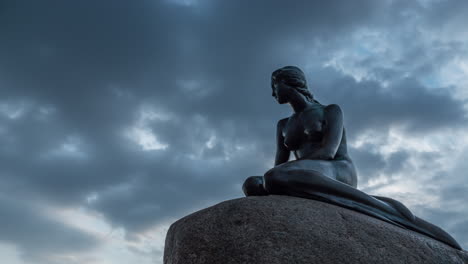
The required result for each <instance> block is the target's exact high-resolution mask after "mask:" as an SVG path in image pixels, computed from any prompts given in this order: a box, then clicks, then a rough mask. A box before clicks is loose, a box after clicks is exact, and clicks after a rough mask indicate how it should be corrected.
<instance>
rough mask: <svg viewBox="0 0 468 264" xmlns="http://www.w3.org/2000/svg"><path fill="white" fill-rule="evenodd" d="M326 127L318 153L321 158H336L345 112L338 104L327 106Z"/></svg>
mask: <svg viewBox="0 0 468 264" xmlns="http://www.w3.org/2000/svg"><path fill="white" fill-rule="evenodd" d="M324 115H325V122H326V124H325V127H324V135H323V138H322V148H321V149H320V151H319V153H317V154H318V155H319V156H320V158H321V159H334V158H335V155H336V152H337V150H338V147H339V146H340V143H341V138H342V136H343V113H342V111H341V109H340V107H339V106H338V105H336V104H331V105H328V106H326V107H325V113H324Z"/></svg>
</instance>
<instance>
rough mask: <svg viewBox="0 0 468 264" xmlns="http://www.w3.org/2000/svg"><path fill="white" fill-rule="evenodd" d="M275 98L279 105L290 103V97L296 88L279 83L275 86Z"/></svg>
mask: <svg viewBox="0 0 468 264" xmlns="http://www.w3.org/2000/svg"><path fill="white" fill-rule="evenodd" d="M272 88H273V97H275V99H276V101H278V103H279V104H285V103H287V102H288V101H289V95H290V94H291V93H292V92H293V91H292V90H294V88H292V87H291V86H289V85H287V84H285V83H284V82H282V81H277V82H275V83H274V84H273V87H272Z"/></svg>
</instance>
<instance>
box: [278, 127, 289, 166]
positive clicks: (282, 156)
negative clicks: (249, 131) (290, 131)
mask: <svg viewBox="0 0 468 264" xmlns="http://www.w3.org/2000/svg"><path fill="white" fill-rule="evenodd" d="M287 121H288V119H287V118H285V119H281V120H280V121H278V125H277V126H276V158H275V166H277V165H279V164H282V163H285V162H288V160H289V156H290V154H291V152H290V151H289V150H288V149H287V148H286V146H285V145H284V136H283V127H284V126H285V125H286V122H287Z"/></svg>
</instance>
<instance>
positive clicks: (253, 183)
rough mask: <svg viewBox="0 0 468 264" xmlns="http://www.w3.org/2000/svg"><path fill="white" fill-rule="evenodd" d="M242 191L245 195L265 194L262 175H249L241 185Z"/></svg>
mask: <svg viewBox="0 0 468 264" xmlns="http://www.w3.org/2000/svg"><path fill="white" fill-rule="evenodd" d="M242 191H243V192H244V194H245V196H258V195H267V192H266V191H265V189H264V188H263V177H262V176H250V177H248V178H247V179H246V180H245V181H244V184H243V185H242Z"/></svg>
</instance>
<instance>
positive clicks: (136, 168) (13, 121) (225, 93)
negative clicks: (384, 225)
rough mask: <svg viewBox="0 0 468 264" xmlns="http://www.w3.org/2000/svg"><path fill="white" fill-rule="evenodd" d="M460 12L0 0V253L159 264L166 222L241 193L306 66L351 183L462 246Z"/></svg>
mask: <svg viewBox="0 0 468 264" xmlns="http://www.w3.org/2000/svg"><path fill="white" fill-rule="evenodd" d="M467 17H468V2H467V1H464V0H460V1H457V0H453V1H449V0H446V1H445V0H419V1H416V0H415V1H406V0H401V1H398V0H381V1H374V0H355V1H345V0H343V1H329V0H328V1H305V0H304V1H276V0H257V1H251V0H249V1H247V0H235V1H234V0H226V1H224V0H223V1H221V0H160V1H158V0H141V1H123V0H112V1H111V0H109V1H92V0H89V1H63V0H56V1H52V0H42V1H34V0H30V1H26V0H24V1H23V0H0V212H1V213H0V214H1V217H0V234H1V235H0V259H2V262H3V263H9V264H37V263H40V264H44V263H46V264H56V263H60V264H62V263H80V264H81V263H83V264H97V263H99V264H106V263H109V264H110V263H112V264H114V263H115V264H125V263H143V264H147V263H148V264H149V263H159V264H161V263H162V254H163V246H164V238H165V234H166V231H167V229H168V227H169V225H170V224H171V223H172V222H173V221H175V220H177V219H178V218H180V217H182V216H184V215H186V214H188V213H191V212H194V211H195V210H198V209H201V208H204V207H206V206H209V205H213V204H216V203H218V202H221V201H225V200H228V199H234V198H239V197H242V196H243V195H242V192H241V184H242V183H243V180H244V179H245V178H246V177H247V176H250V175H262V174H263V173H264V172H265V171H266V170H267V169H269V168H270V167H271V166H272V164H273V157H274V150H275V145H274V138H275V127H276V121H277V120H278V119H281V118H284V117H287V116H288V115H290V114H291V110H290V108H289V106H287V105H278V104H276V103H275V101H274V100H273V98H272V97H271V89H270V74H271V72H272V71H273V70H275V69H277V68H279V67H282V66H285V65H297V66H299V67H300V68H302V69H303V70H304V72H305V73H306V76H307V78H308V82H309V89H310V90H311V92H312V93H313V94H314V96H315V97H316V99H318V100H319V101H320V102H321V103H323V104H330V103H336V104H339V105H340V106H341V107H342V109H343V111H344V114H345V126H346V129H347V134H348V140H349V151H350V153H351V157H352V158H353V160H354V161H355V163H356V167H357V168H358V172H359V184H358V185H359V188H360V189H362V190H364V191H366V192H368V193H370V194H375V195H384V196H389V197H392V198H395V199H398V200H400V201H402V202H403V203H405V204H406V205H407V206H408V207H409V208H410V209H411V210H413V211H414V212H415V214H416V215H418V216H420V217H422V218H424V219H426V220H429V221H431V222H433V223H435V224H437V225H440V226H441V227H443V228H444V229H445V230H447V231H448V232H449V233H450V234H452V235H453V236H454V237H455V238H456V239H457V240H458V241H459V242H460V244H461V245H462V247H464V248H468V204H467V203H466V201H467V199H468V192H467V188H468V177H467V171H468V162H467V160H468V135H467V133H466V131H467V129H468V124H467V119H468V115H467V113H468V30H467V28H466V18H467Z"/></svg>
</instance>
